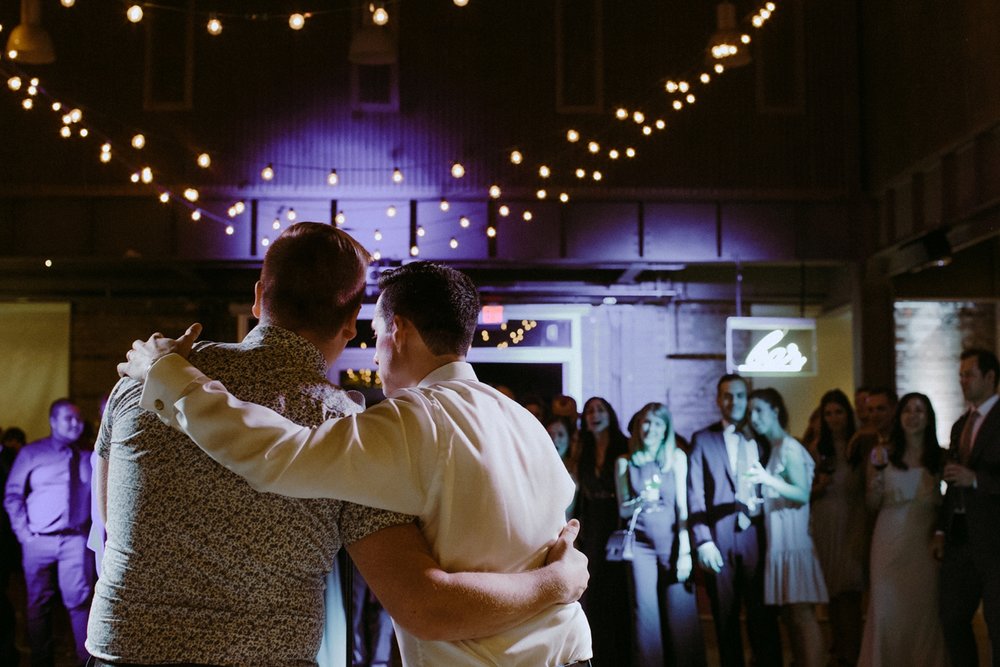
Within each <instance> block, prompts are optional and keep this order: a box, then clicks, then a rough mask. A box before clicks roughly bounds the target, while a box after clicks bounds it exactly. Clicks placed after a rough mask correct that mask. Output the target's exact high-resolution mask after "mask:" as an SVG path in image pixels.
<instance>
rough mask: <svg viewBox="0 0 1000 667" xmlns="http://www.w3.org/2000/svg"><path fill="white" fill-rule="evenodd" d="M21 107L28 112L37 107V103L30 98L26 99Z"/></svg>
mask: <svg viewBox="0 0 1000 667" xmlns="http://www.w3.org/2000/svg"><path fill="white" fill-rule="evenodd" d="M21 106H22V107H24V108H25V110H26V111H31V109H32V108H34V106H35V101H34V100H33V99H31V98H30V97H25V98H24V99H23V100H21Z"/></svg>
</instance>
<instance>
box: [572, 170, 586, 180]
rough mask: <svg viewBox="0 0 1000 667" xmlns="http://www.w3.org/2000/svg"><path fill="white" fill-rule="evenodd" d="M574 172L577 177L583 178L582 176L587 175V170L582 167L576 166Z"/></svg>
mask: <svg viewBox="0 0 1000 667" xmlns="http://www.w3.org/2000/svg"><path fill="white" fill-rule="evenodd" d="M575 173H576V177H577V178H583V177H584V176H586V175H587V172H586V171H585V170H584V169H579V168H577V170H576V172H575Z"/></svg>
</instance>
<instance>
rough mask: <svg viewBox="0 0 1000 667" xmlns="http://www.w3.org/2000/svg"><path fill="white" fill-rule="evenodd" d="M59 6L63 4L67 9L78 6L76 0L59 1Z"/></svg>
mask: <svg viewBox="0 0 1000 667" xmlns="http://www.w3.org/2000/svg"><path fill="white" fill-rule="evenodd" d="M59 4H61V5H62V6H63V7H65V8H66V9H69V8H70V7H72V6H73V5H75V4H76V0H59Z"/></svg>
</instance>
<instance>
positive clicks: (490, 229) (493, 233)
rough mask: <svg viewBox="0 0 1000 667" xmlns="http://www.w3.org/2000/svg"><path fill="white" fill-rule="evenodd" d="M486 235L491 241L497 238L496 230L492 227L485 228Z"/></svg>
mask: <svg viewBox="0 0 1000 667" xmlns="http://www.w3.org/2000/svg"><path fill="white" fill-rule="evenodd" d="M486 235H487V236H488V237H490V238H491V239H494V238H496V236H497V228H496V227H493V226H492V225H491V226H489V227H487V228H486Z"/></svg>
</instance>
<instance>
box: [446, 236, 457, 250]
mask: <svg viewBox="0 0 1000 667" xmlns="http://www.w3.org/2000/svg"><path fill="white" fill-rule="evenodd" d="M448 246H449V247H450V248H451V249H452V250H454V249H455V248H457V247H458V239H456V238H455V237H454V236H452V237H451V240H450V241H448Z"/></svg>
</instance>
